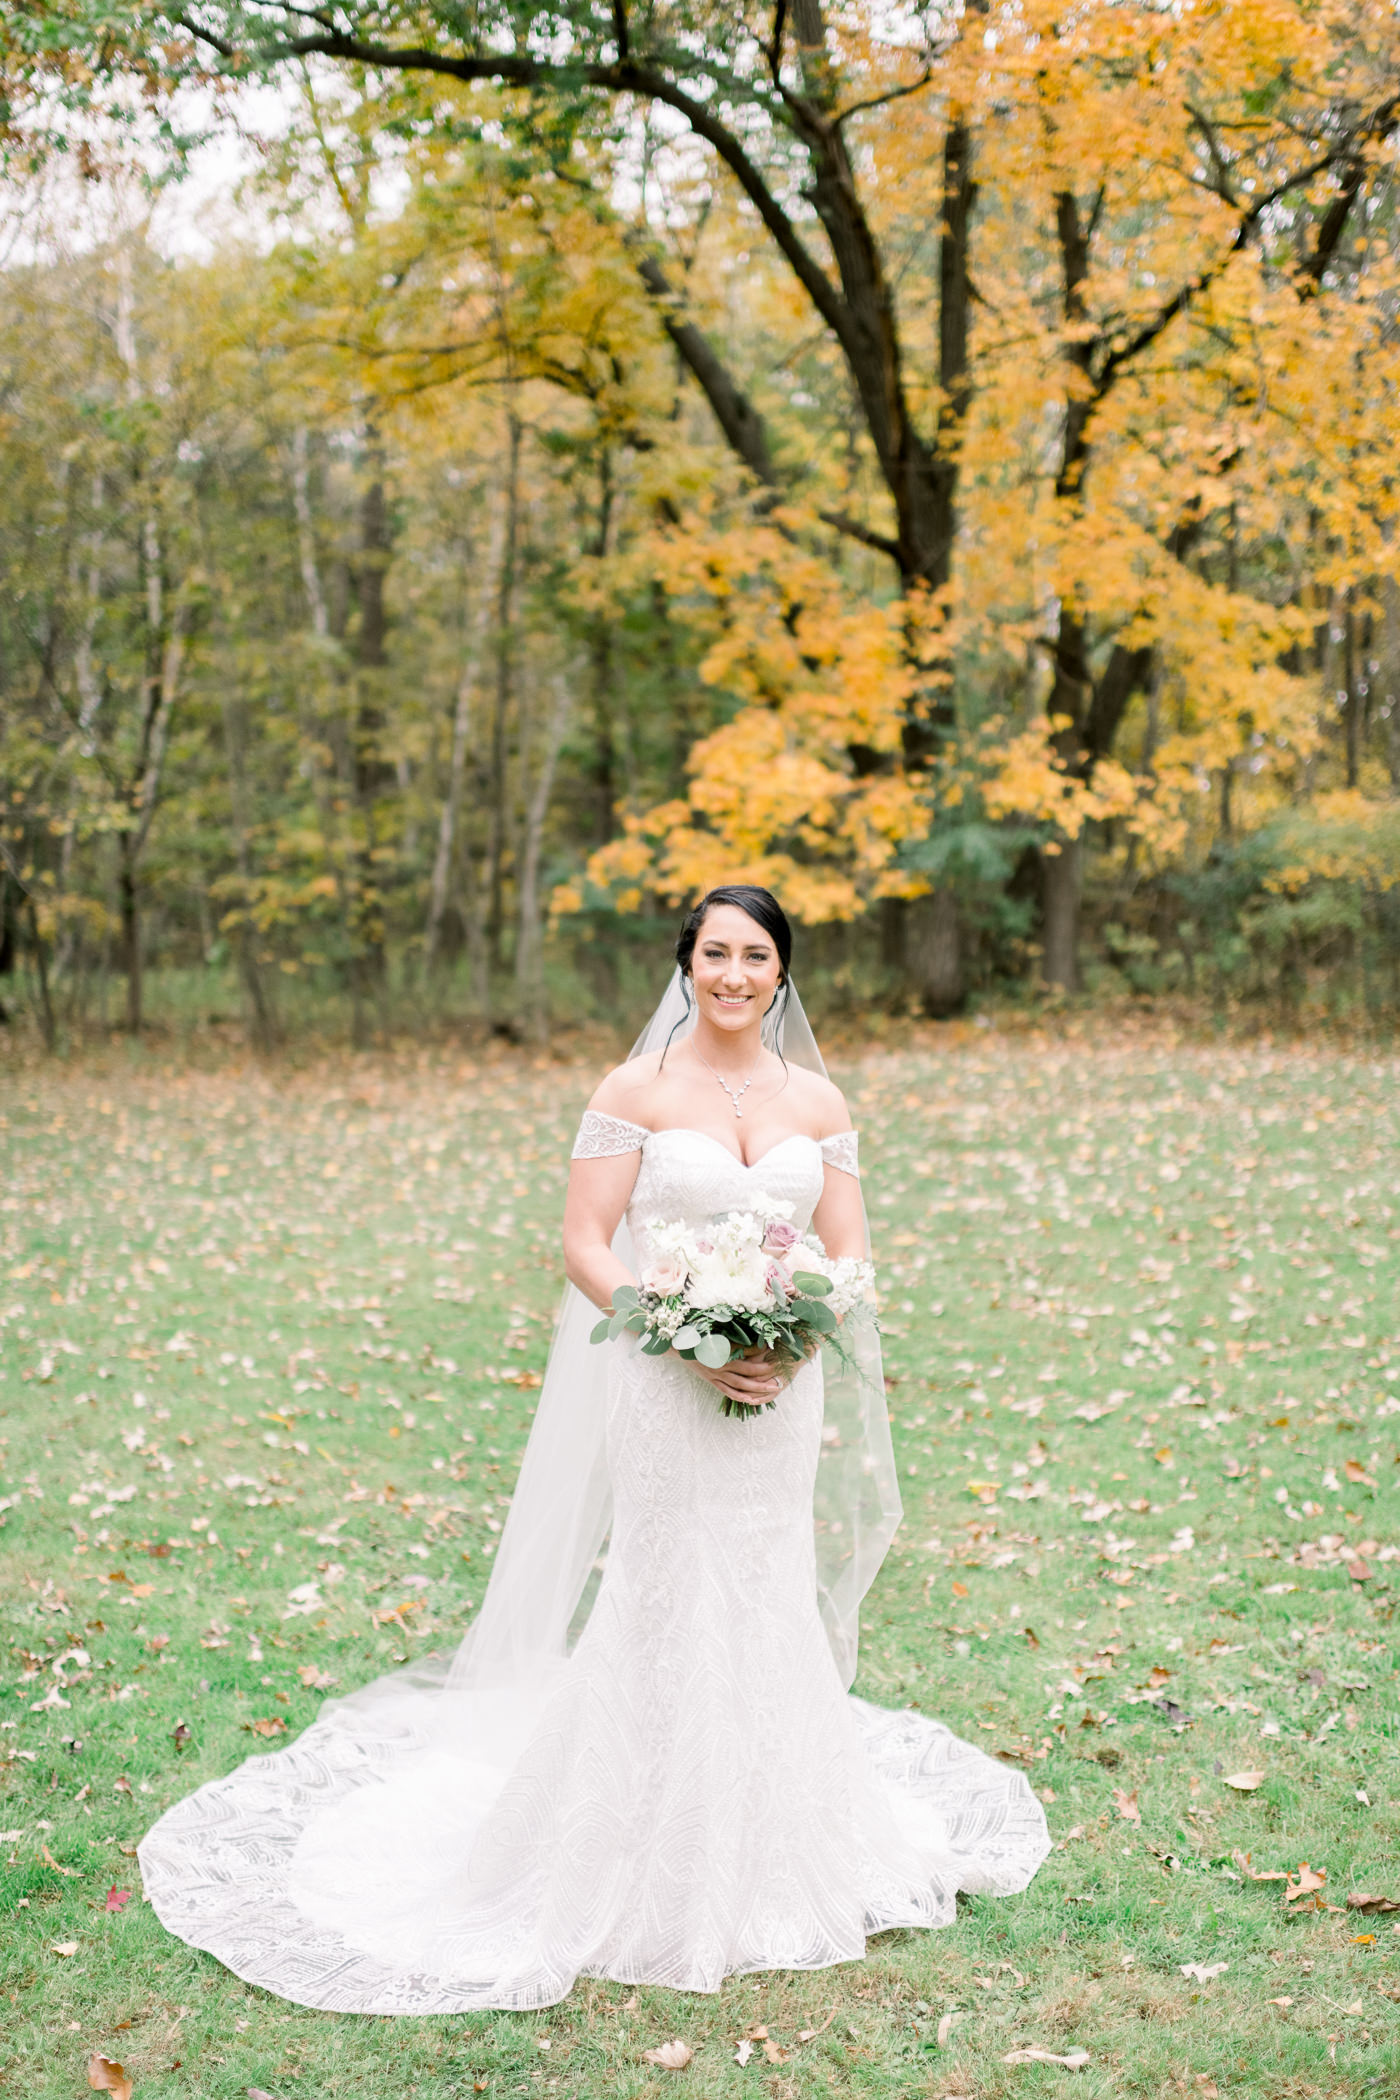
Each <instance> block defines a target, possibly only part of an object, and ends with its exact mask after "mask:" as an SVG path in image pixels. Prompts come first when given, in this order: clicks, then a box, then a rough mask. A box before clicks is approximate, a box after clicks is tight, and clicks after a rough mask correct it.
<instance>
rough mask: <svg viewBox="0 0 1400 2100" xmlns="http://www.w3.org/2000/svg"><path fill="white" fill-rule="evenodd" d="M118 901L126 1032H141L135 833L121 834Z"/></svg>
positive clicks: (118, 847) (138, 910)
mask: <svg viewBox="0 0 1400 2100" xmlns="http://www.w3.org/2000/svg"><path fill="white" fill-rule="evenodd" d="M117 854H118V859H117V899H118V908H119V910H120V912H121V930H122V937H121V947H122V969H123V970H124V972H125V974H126V1032H127V1034H128V1035H139V1034H140V1033H141V1023H142V1018H143V1016H142V1011H141V906H140V899H139V898H138V896H137V893H136V857H135V855H134V853H133V852H132V845H131V834H130V833H129V832H126V831H122V832H119V833H118V834H117Z"/></svg>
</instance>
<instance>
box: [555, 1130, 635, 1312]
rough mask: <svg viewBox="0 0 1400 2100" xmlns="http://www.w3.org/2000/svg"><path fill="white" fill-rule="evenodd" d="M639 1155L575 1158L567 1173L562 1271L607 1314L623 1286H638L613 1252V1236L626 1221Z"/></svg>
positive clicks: (627, 1153)
mask: <svg viewBox="0 0 1400 2100" xmlns="http://www.w3.org/2000/svg"><path fill="white" fill-rule="evenodd" d="M641 1157H642V1156H641V1153H640V1152H618V1153H614V1154H613V1155H612V1157H611V1158H608V1159H576V1160H575V1161H574V1163H573V1166H572V1167H571V1168H570V1170H569V1192H568V1195H567V1196H566V1197H565V1198H564V1272H565V1274H566V1275H567V1276H568V1279H569V1281H570V1283H572V1284H574V1285H575V1286H576V1287H577V1288H578V1289H579V1290H581V1291H582V1292H583V1295H584V1297H585V1298H589V1299H591V1300H592V1302H593V1303H594V1304H595V1305H596V1306H598V1307H600V1308H601V1309H602V1310H603V1311H604V1312H608V1311H610V1310H611V1309H612V1294H613V1292H614V1291H615V1290H616V1289H617V1286H618V1285H619V1284H620V1283H635V1282H636V1280H637V1279H636V1278H635V1276H633V1275H632V1274H631V1272H630V1271H629V1269H628V1267H627V1264H626V1262H624V1261H619V1260H618V1258H617V1256H616V1255H615V1254H614V1253H613V1251H612V1239H613V1234H614V1233H615V1232H616V1231H617V1228H618V1226H619V1224H620V1223H621V1222H622V1213H623V1212H624V1211H625V1210H626V1208H627V1199H628V1197H629V1196H630V1195H631V1193H632V1184H633V1182H634V1181H635V1180H636V1178H637V1168H638V1166H639V1165H640V1164H641Z"/></svg>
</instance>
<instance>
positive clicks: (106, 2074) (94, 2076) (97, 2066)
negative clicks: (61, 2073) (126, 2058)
mask: <svg viewBox="0 0 1400 2100" xmlns="http://www.w3.org/2000/svg"><path fill="white" fill-rule="evenodd" d="M88 2084H89V2085H90V2086H91V2087H92V2090H93V2091H94V2092H95V2093H114V2094H115V2095H116V2100H131V2088H132V2084H133V2080H132V2078H131V2075H130V2073H129V2072H127V2071H125V2070H123V2068H122V2066H121V2065H120V2064H119V2063H114V2062H113V2061H112V2059H111V2057H110V2056H90V2057H89V2058H88Z"/></svg>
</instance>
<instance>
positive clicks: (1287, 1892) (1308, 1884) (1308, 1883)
mask: <svg viewBox="0 0 1400 2100" xmlns="http://www.w3.org/2000/svg"><path fill="white" fill-rule="evenodd" d="M1326 1880H1327V1869H1326V1868H1325V1867H1323V1868H1322V1870H1321V1872H1320V1873H1316V1874H1315V1873H1314V1872H1313V1870H1312V1868H1311V1867H1310V1866H1309V1865H1308V1863H1307V1861H1306V1860H1302V1861H1301V1862H1300V1863H1299V1867H1298V1878H1297V1880H1296V1881H1295V1880H1294V1879H1293V1876H1292V1875H1291V1874H1290V1875H1289V1877H1288V1880H1287V1884H1286V1886H1285V1888H1284V1891H1283V1900H1284V1902H1285V1903H1296V1902H1297V1901H1298V1900H1299V1898H1300V1897H1302V1896H1313V1895H1316V1893H1317V1891H1318V1890H1319V1889H1320V1888H1322V1887H1323V1886H1324V1884H1325V1883H1326Z"/></svg>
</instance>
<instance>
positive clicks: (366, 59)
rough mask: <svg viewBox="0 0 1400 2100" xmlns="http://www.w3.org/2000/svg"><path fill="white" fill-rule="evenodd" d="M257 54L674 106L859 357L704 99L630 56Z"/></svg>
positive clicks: (841, 308) (793, 235)
mask: <svg viewBox="0 0 1400 2100" xmlns="http://www.w3.org/2000/svg"><path fill="white" fill-rule="evenodd" d="M176 19H177V20H178V22H179V24H180V26H181V28H183V29H185V30H187V31H188V33H189V34H190V35H191V36H193V37H195V38H197V39H198V40H199V41H200V42H202V43H205V44H207V45H208V46H209V47H210V49H211V50H213V51H216V52H217V53H218V54H219V56H220V57H221V58H224V59H227V60H229V61H243V62H246V61H247V59H248V57H249V56H250V54H249V53H248V52H247V51H245V50H242V49H240V48H239V47H238V46H236V45H234V44H231V43H230V42H229V41H228V39H227V38H225V37H220V36H217V35H215V34H214V32H213V31H212V30H210V29H208V28H207V27H205V25H204V24H202V23H200V22H198V21H196V20H194V19H193V18H192V17H190V16H188V15H180V16H178V17H177V18H176ZM256 56H257V58H258V60H259V62H260V63H262V64H274V63H276V62H277V61H278V60H280V59H289V58H307V57H318V58H339V59H345V60H348V61H349V62H350V63H351V64H354V65H361V66H377V67H379V68H381V69H382V70H384V71H386V72H399V73H436V74H439V75H441V76H442V77H444V78H446V79H448V80H462V81H466V82H468V83H471V82H474V81H480V80H498V81H502V82H504V84H505V85H506V86H507V87H511V88H550V87H554V88H561V89H563V88H569V89H576V88H578V87H579V86H580V85H582V86H585V87H596V88H604V89H607V90H609V91H610V92H611V93H613V94H625V95H644V96H646V97H648V98H649V99H651V100H652V101H655V102H661V103H664V104H665V105H666V106H667V108H669V109H674V110H675V111H676V112H677V114H678V115H680V116H683V117H684V118H685V120H686V122H687V124H688V125H689V126H690V128H691V130H692V131H693V132H694V133H695V135H696V137H697V138H702V139H704V141H705V142H706V144H707V145H709V146H712V147H713V148H714V150H715V152H716V153H717V154H718V155H719V157H720V159H721V160H722V161H723V162H724V164H725V166H726V167H727V168H728V169H729V171H730V173H731V174H732V175H733V176H734V178H735V180H736V181H737V182H738V184H739V186H740V188H741V189H742V190H743V192H744V194H745V196H746V197H747V198H748V200H749V202H750V203H751V204H752V205H753V207H754V209H755V211H756V212H757V213H758V215H759V218H760V219H761V220H762V221H763V224H764V225H765V227H766V228H767V229H768V232H769V233H770V234H771V235H772V237H773V240H774V242H775V243H776V245H777V247H778V249H779V251H780V252H781V254H782V255H783V256H784V257H785V258H786V260H787V262H788V264H789V266H790V268H791V269H792V272H793V274H794V276H795V277H796V278H797V280H798V282H799V284H800V285H801V286H802V288H803V290H804V291H805V292H806V294H807V296H808V298H809V299H810V300H811V302H812V304H813V306H815V308H816V310H817V312H818V313H819V314H820V315H821V317H822V319H823V321H825V323H826V325H827V327H828V328H829V329H830V330H831V332H832V334H833V335H834V336H835V337H836V339H837V341H838V342H839V343H840V344H841V347H842V349H843V351H845V353H846V355H847V356H849V357H857V356H859V354H860V345H859V343H858V340H857V335H856V330H855V328H854V325H853V323H852V319H851V315H850V313H849V311H848V310H847V307H846V304H845V301H844V300H843V299H842V297H841V295H840V293H839V291H838V290H837V288H836V286H835V285H834V284H833V283H832V281H831V279H830V278H829V277H828V276H827V274H826V272H825V270H824V269H823V268H822V266H821V264H820V263H819V262H818V261H817V259H816V257H815V256H814V255H813V254H812V252H811V250H810V249H809V248H808V247H807V244H806V242H805V241H804V240H803V239H802V236H801V235H800V234H799V232H798V231H797V228H796V226H794V224H793V222H792V220H791V219H790V218H789V217H788V214H787V213H786V212H785V211H784V209H783V207H782V205H781V204H780V203H779V202H778V199H777V198H776V197H775V196H774V194H773V192H772V190H771V189H770V188H769V186H768V184H767V183H766V182H765V181H764V179H763V176H762V174H761V172H760V171H759V169H758V167H757V166H756V165H755V163H754V162H753V161H752V160H751V159H750V158H749V156H748V154H747V153H746V152H745V151H744V148H743V146H742V145H741V143H740V141H739V140H738V138H736V136H735V135H734V133H733V132H732V131H731V130H730V129H729V128H728V126H727V125H725V124H722V123H721V122H720V121H719V119H718V118H717V117H715V116H714V115H713V114H712V113H711V112H710V111H709V110H708V109H706V107H705V105H704V103H703V102H698V101H697V100H696V99H695V97H694V96H693V95H690V94H687V93H686V91H685V89H684V88H683V87H680V86H679V85H678V84H677V83H676V82H675V81H674V80H671V79H670V78H669V77H668V76H667V75H666V74H665V73H663V72H661V71H660V70H659V69H658V68H657V67H656V66H654V65H650V64H644V63H642V62H640V61H639V60H637V59H635V58H630V57H629V58H625V59H623V58H619V59H617V60H616V61H614V62H611V63H604V62H602V61H600V60H595V59H584V60H580V61H579V63H578V64H577V65H571V66H565V65H550V64H547V63H545V62H543V61H541V60H539V59H534V58H529V57H525V56H522V55H521V54H520V53H519V52H512V51H501V52H492V53H489V54H487V55H486V56H483V57H472V56H466V57H461V58H453V57H451V56H449V54H448V53H447V52H445V51H434V50H431V49H429V48H427V47H426V46H423V45H414V46H400V45H393V44H378V43H372V42H370V41H369V40H368V39H367V38H364V37H355V36H346V35H344V34H342V33H340V32H336V33H334V34H325V35H320V36H298V37H289V38H287V39H285V40H284V41H282V42H279V43H275V44H274V43H270V44H268V45H265V46H263V47H262V48H260V49H259V50H258V52H257V53H256ZM804 143H808V142H807V141H804Z"/></svg>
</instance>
